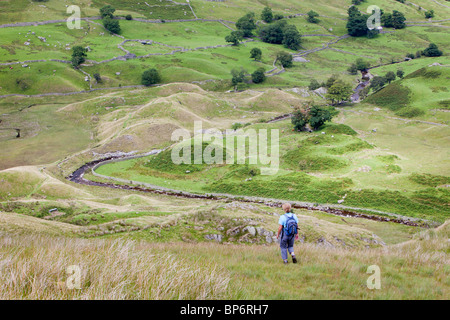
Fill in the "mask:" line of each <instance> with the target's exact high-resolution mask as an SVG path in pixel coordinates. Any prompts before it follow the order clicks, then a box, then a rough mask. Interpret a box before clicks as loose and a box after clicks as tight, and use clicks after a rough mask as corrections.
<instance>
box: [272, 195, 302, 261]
mask: <svg viewBox="0 0 450 320" xmlns="http://www.w3.org/2000/svg"><path fill="white" fill-rule="evenodd" d="M281 207H282V208H283V210H284V212H286V213H285V214H284V215H282V216H281V217H280V220H278V224H279V227H278V233H277V239H278V238H279V237H280V233H281V240H280V248H281V258H282V259H283V262H284V264H287V263H288V255H287V251H288V250H289V253H290V254H291V256H292V262H293V263H297V258H296V257H295V253H294V241H295V240H297V239H298V218H297V216H296V215H295V214H293V213H292V212H291V205H290V204H289V203H283V205H282V206H281Z"/></svg>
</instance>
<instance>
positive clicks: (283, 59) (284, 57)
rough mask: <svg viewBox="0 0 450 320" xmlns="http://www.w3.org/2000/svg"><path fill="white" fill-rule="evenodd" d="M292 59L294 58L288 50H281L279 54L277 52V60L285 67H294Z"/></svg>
mask: <svg viewBox="0 0 450 320" xmlns="http://www.w3.org/2000/svg"><path fill="white" fill-rule="evenodd" d="M292 60H293V59H292V55H291V54H289V53H287V52H284V51H281V52H278V54H277V61H280V63H281V65H282V66H283V68H290V67H292V64H293V62H292Z"/></svg>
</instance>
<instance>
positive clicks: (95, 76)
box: [94, 73, 102, 83]
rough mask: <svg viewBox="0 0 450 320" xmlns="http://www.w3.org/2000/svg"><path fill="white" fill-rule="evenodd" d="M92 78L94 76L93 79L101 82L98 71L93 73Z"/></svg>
mask: <svg viewBox="0 0 450 320" xmlns="http://www.w3.org/2000/svg"><path fill="white" fill-rule="evenodd" d="M94 78H95V81H97V83H101V82H102V77H101V76H100V73H94Z"/></svg>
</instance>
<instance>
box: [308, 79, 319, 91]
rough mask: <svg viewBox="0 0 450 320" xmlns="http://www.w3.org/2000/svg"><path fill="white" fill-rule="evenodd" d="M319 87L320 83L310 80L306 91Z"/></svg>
mask: <svg viewBox="0 0 450 320" xmlns="http://www.w3.org/2000/svg"><path fill="white" fill-rule="evenodd" d="M320 87H321V85H320V83H319V82H318V81H317V80H316V79H312V80H311V82H310V83H309V86H308V89H309V90H316V89H319V88H320Z"/></svg>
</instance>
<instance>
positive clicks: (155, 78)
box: [142, 69, 161, 86]
mask: <svg viewBox="0 0 450 320" xmlns="http://www.w3.org/2000/svg"><path fill="white" fill-rule="evenodd" d="M159 82H161V76H160V75H159V72H158V70H156V69H149V70H146V71H144V73H143V74H142V84H143V85H144V86H150V85H152V84H156V83H159Z"/></svg>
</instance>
